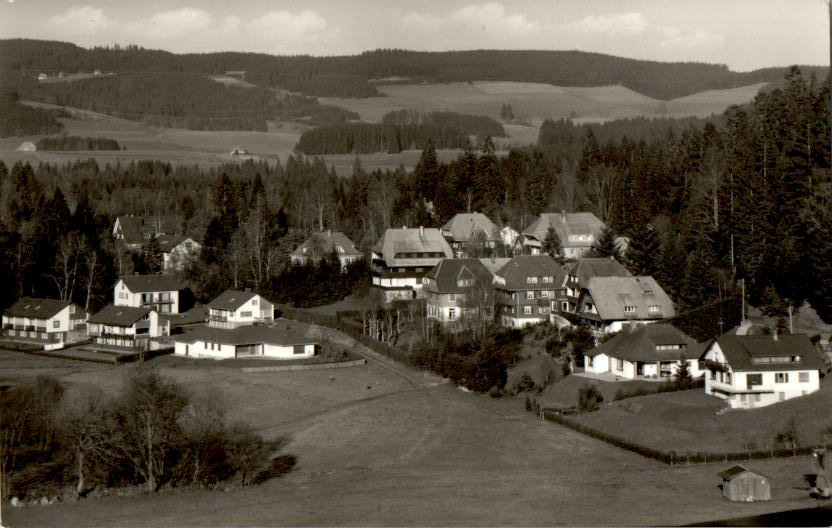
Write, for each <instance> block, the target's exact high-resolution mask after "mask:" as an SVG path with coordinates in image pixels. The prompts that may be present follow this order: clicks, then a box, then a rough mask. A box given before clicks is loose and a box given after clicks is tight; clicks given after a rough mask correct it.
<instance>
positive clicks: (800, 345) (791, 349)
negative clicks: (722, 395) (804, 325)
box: [708, 334, 823, 372]
mask: <svg viewBox="0 0 832 528" xmlns="http://www.w3.org/2000/svg"><path fill="white" fill-rule="evenodd" d="M715 342H717V343H719V348H720V350H722V353H723V355H724V356H725V360H726V361H727V362H728V364H729V365H731V369H732V370H734V371H735V372H737V371H769V370H781V371H782V370H815V369H821V368H823V359H822V358H821V356H820V354H818V351H817V349H815V347H814V345H812V342H811V341H810V340H809V336H806V335H803V334H793V335H780V336H777V339H776V340H775V339H774V337H772V336H764V335H742V336H738V335H723V336H719V337H718V338H716V339H715ZM712 343H713V342H712ZM708 348H710V346H709V347H708ZM794 357H799V358H800V360H799V361H791V358H794ZM771 358H789V359H790V361H788V362H777V361H774V362H772V361H770V359H771ZM767 359H768V360H769V362H766V360H767Z"/></svg>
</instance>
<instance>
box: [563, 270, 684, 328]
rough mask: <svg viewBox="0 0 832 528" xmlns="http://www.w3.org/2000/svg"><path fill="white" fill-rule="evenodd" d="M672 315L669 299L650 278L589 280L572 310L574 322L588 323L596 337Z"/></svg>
mask: <svg viewBox="0 0 832 528" xmlns="http://www.w3.org/2000/svg"><path fill="white" fill-rule="evenodd" d="M674 315H676V310H675V309H674V307H673V302H672V301H671V300H670V297H668V296H667V293H665V291H664V290H663V289H662V287H661V286H659V283H658V282H656V279H654V278H653V277H650V276H641V277H592V278H591V279H589V280H588V281H587V283H586V285H582V287H581V294H580V296H579V297H578V306H577V309H576V316H577V319H578V321H579V322H586V323H588V324H589V326H590V328H591V330H592V333H593V335H594V336H595V337H596V338H598V337H602V336H605V335H608V334H612V333H615V332H620V331H621V330H622V329H623V328H624V327H626V326H635V325H638V324H647V323H654V322H656V321H660V320H662V319H669V318H671V317H673V316H674Z"/></svg>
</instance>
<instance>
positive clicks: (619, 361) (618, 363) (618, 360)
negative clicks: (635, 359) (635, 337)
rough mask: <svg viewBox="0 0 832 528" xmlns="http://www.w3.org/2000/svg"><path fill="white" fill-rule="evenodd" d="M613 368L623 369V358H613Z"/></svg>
mask: <svg viewBox="0 0 832 528" xmlns="http://www.w3.org/2000/svg"><path fill="white" fill-rule="evenodd" d="M615 370H618V371H623V370H624V360H623V359H621V358H615Z"/></svg>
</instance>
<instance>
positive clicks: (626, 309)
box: [624, 306, 636, 313]
mask: <svg viewBox="0 0 832 528" xmlns="http://www.w3.org/2000/svg"><path fill="white" fill-rule="evenodd" d="M635 311H636V307H635V306H625V307H624V313H635Z"/></svg>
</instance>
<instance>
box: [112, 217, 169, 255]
mask: <svg viewBox="0 0 832 528" xmlns="http://www.w3.org/2000/svg"><path fill="white" fill-rule="evenodd" d="M181 234H182V222H181V220H180V219H179V218H178V217H176V216H133V215H122V216H118V217H116V221H115V223H114V224H113V238H114V239H115V240H117V241H120V242H121V243H122V244H124V247H126V248H127V249H129V250H131V251H139V250H141V249H142V248H143V247H144V245H145V244H146V243H147V241H148V240H150V239H151V238H152V237H154V236H155V237H156V238H157V239H158V238H159V237H160V236H163V235H170V236H172V235H181Z"/></svg>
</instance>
